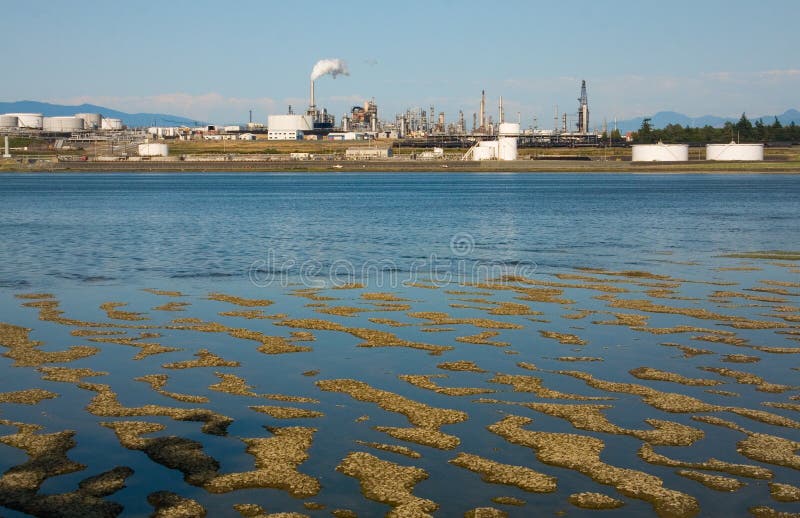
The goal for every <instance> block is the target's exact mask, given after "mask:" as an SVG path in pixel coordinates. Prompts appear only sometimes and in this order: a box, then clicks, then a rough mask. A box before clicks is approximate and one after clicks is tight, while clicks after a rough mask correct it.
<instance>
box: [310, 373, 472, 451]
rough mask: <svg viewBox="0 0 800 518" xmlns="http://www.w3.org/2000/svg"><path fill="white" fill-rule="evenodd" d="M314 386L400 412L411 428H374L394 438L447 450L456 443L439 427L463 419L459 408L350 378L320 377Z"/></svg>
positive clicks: (455, 439) (463, 413) (453, 438)
mask: <svg viewBox="0 0 800 518" xmlns="http://www.w3.org/2000/svg"><path fill="white" fill-rule="evenodd" d="M317 386H318V387H319V388H320V389H321V390H324V391H326V392H341V393H344V394H348V395H349V396H350V397H352V398H353V399H357V400H359V401H367V402H370V403H375V404H377V405H378V406H380V407H381V408H382V409H384V410H386V411H388V412H396V413H399V414H403V415H404V416H406V417H407V418H408V420H409V422H411V424H413V425H415V428H396V427H376V430H378V431H381V432H385V433H387V434H389V435H391V436H392V437H394V438H396V439H400V440H404V441H411V442H417V443H419V444H424V445H428V446H433V447H436V448H443V449H451V448H455V447H456V446H458V444H459V443H460V440H459V439H458V437H455V436H452V435H448V434H445V433H443V432H441V431H440V430H439V428H440V427H441V426H444V425H447V424H455V423H460V422H462V421H466V420H467V418H468V416H467V414H466V413H465V412H461V411H460V410H450V409H446V408H435V407H432V406H429V405H426V404H425V403H420V402H417V401H414V400H411V399H408V398H406V397H403V396H400V395H398V394H395V393H393V392H388V391H385V390H380V389H376V388H373V387H371V386H369V385H367V384H366V383H364V382H361V381H356V380H352V379H337V380H321V381H318V382H317Z"/></svg>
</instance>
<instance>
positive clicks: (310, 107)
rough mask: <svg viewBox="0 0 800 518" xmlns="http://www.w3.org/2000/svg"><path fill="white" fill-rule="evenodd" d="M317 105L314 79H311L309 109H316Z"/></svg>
mask: <svg viewBox="0 0 800 518" xmlns="http://www.w3.org/2000/svg"><path fill="white" fill-rule="evenodd" d="M316 108H317V105H316V103H315V102H314V80H313V79H312V80H311V102H310V103H309V105H308V111H316Z"/></svg>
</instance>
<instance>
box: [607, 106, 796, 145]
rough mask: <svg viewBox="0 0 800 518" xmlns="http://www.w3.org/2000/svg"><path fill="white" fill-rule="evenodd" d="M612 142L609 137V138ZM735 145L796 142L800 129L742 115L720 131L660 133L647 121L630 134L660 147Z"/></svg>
mask: <svg viewBox="0 0 800 518" xmlns="http://www.w3.org/2000/svg"><path fill="white" fill-rule="evenodd" d="M612 138H613V136H612ZM732 140H733V141H736V142H763V143H767V142H792V143H797V142H800V126H798V125H797V124H795V123H794V121H792V122H791V123H790V124H789V125H787V126H784V125H782V124H781V122H780V121H779V120H778V118H777V117H775V120H774V121H773V122H772V123H771V124H769V123H765V122H764V121H763V120H762V119H758V120H757V121H755V123H753V122H751V121H750V120H749V119H748V118H747V116H746V115H745V114H744V113H743V114H742V116H741V118H740V119H739V121H738V122H735V123H734V122H730V121H728V122H726V123H725V125H724V126H722V127H721V128H714V127H712V126H703V127H702V128H693V127H690V126H681V125H680V124H668V125H666V126H665V127H664V128H662V129H655V128H653V127H652V125H651V124H650V119H644V120H643V121H642V126H641V128H639V131H635V132H634V133H633V141H634V142H636V143H637V144H653V143H655V142H664V143H689V142H697V143H705V144H724V143H727V142H730V141H732Z"/></svg>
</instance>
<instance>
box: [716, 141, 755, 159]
mask: <svg viewBox="0 0 800 518" xmlns="http://www.w3.org/2000/svg"><path fill="white" fill-rule="evenodd" d="M706 160H744V161H753V162H756V161H761V160H764V144H737V143H736V142H731V143H730V144H708V145H706Z"/></svg>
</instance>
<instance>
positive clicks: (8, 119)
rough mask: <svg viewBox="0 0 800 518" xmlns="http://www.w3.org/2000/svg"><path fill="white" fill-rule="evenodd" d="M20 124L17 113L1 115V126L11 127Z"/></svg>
mask: <svg viewBox="0 0 800 518" xmlns="http://www.w3.org/2000/svg"><path fill="white" fill-rule="evenodd" d="M18 126H19V117H17V116H16V115H0V128H2V129H10V128H16V127H18Z"/></svg>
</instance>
